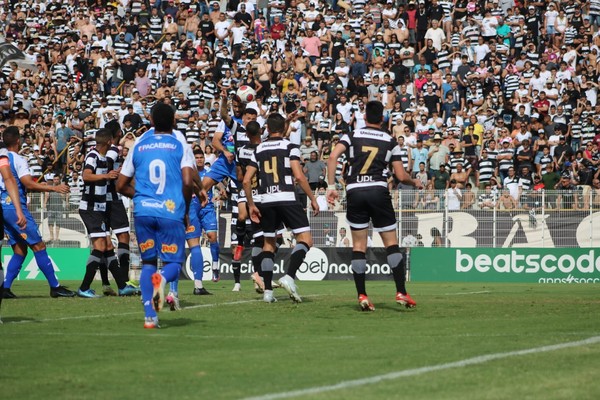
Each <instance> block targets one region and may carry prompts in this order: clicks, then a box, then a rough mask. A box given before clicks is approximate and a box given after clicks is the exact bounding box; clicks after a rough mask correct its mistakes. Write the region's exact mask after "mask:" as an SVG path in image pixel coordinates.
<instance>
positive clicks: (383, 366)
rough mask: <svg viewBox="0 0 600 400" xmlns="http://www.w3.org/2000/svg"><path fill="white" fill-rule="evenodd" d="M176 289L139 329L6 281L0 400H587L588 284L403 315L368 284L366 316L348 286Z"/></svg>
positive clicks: (138, 310)
mask: <svg viewBox="0 0 600 400" xmlns="http://www.w3.org/2000/svg"><path fill="white" fill-rule="evenodd" d="M66 284H67V285H69V284H70V286H71V287H72V288H73V287H76V286H77V282H68V283H66ZM191 285H192V284H191V282H190V281H186V282H182V283H181V285H180V286H181V287H180V291H181V303H182V306H183V307H184V309H183V310H182V311H180V312H169V311H168V310H166V311H164V312H162V313H161V314H160V318H161V325H162V329H160V330H144V329H143V328H142V326H143V313H142V307H141V303H140V301H139V298H101V299H92V300H89V299H78V298H76V299H51V298H49V296H48V289H47V286H46V285H45V284H42V283H41V282H15V284H14V286H13V291H14V292H15V293H16V294H17V295H19V296H20V298H19V299H16V300H4V302H3V305H2V318H3V320H4V324H3V325H0V365H1V368H0V393H1V398H3V399H45V400H47V399H65V400H66V399H159V398H161V399H171V400H178V399H244V398H252V397H254V398H258V399H275V398H302V399H361V400H365V399H411V400H414V399H461V400H464V399H536V400H537V399H598V398H600V379H598V373H599V372H600V313H599V310H600V296H598V286H595V285H526V284H480V283H478V284H467V283H454V284H424V283H409V289H410V293H411V295H412V296H413V298H415V300H416V301H417V303H418V308H416V309H413V310H406V309H404V308H401V307H400V306H399V305H397V304H395V302H394V288H393V282H391V281H388V282H368V286H367V288H368V290H369V296H370V298H371V300H372V301H373V302H374V303H375V306H376V307H377V310H376V311H375V312H373V313H365V312H360V311H359V310H358V306H357V304H356V300H355V297H356V296H355V292H354V285H353V283H352V282H350V281H348V282H340V281H335V282H334V281H326V282H300V283H299V291H300V294H302V295H303V296H304V297H305V302H304V303H302V304H294V303H292V302H291V301H290V300H289V299H288V298H287V296H286V295H285V293H284V292H282V291H281V289H276V295H277V297H278V298H279V302H278V303H274V304H265V303H262V302H261V301H259V299H260V298H261V297H260V295H257V294H256V293H254V291H253V290H252V284H251V283H250V282H243V283H242V292H240V293H232V292H231V287H232V286H233V285H232V282H228V281H221V282H219V283H210V282H209V283H207V285H206V287H207V289H208V290H210V291H212V292H213V293H214V295H213V296H200V297H198V296H192V295H191V294H190V293H191V290H192V286H191ZM95 286H96V288H97V289H98V287H99V285H98V283H95ZM590 338H591V339H590ZM585 339H590V340H589V341H588V342H580V341H583V340H585ZM569 343H571V345H565V344H569ZM553 345H564V346H562V347H561V346H556V347H543V346H553ZM522 350H528V351H525V352H522V353H516V352H518V351H522ZM486 355H488V356H489V355H492V357H490V358H482V357H481V356H486ZM364 378H373V379H364ZM379 378H381V379H379ZM361 379H364V380H361ZM336 384H339V385H337V386H332V385H336ZM295 391H300V392H295ZM294 392H295V394H294Z"/></svg>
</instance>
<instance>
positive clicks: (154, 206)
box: [117, 103, 205, 329]
mask: <svg viewBox="0 0 600 400" xmlns="http://www.w3.org/2000/svg"><path fill="white" fill-rule="evenodd" d="M174 117H175V112H174V111H173V109H172V108H171V107H170V106H169V105H167V104H164V103H158V104H156V105H155V106H154V107H153V108H152V111H151V120H152V123H153V125H154V128H152V129H150V130H148V131H147V132H146V133H144V134H143V135H142V136H141V137H140V138H139V139H138V140H137V141H136V143H135V144H134V146H133V148H132V150H131V152H130V153H129V155H128V157H127V159H126V160H125V163H124V165H123V168H122V169H121V174H120V176H119V179H118V181H117V191H118V192H119V193H121V194H122V195H124V196H127V197H131V198H133V207H134V208H133V209H134V214H133V216H134V225H135V230H136V234H137V239H138V246H139V249H140V256H141V259H142V272H141V276H140V288H141V290H142V303H143V306H144V312H145V320H144V328H149V329H152V328H158V327H159V326H158V317H157V314H156V312H157V311H160V310H161V309H162V307H163V304H164V299H165V296H164V288H165V284H166V283H167V282H171V281H173V280H175V279H176V278H177V277H178V275H179V271H180V268H181V264H182V263H183V261H184V260H185V253H184V250H185V225H184V219H185V215H186V213H187V211H188V208H189V204H190V200H191V198H192V190H193V187H192V186H193V174H194V171H195V168H194V156H193V153H192V149H191V147H190V146H189V145H188V144H187V141H186V139H185V137H184V136H183V135H182V134H181V133H179V132H174V131H173V123H174V122H173V121H174ZM134 177H135V187H134V186H133V185H132V181H133V179H134ZM201 200H202V201H204V200H205V199H201ZM158 257H160V258H161V260H162V262H163V268H162V269H161V271H160V272H157V261H158Z"/></svg>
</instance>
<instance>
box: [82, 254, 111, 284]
mask: <svg viewBox="0 0 600 400" xmlns="http://www.w3.org/2000/svg"><path fill="white" fill-rule="evenodd" d="M102 257H103V253H102V252H101V251H100V250H92V252H91V254H90V256H89V257H88V261H87V265H86V266H85V275H84V276H83V281H82V282H81V286H79V289H81V291H83V292H85V291H86V290H88V289H89V288H90V285H91V284H92V282H93V281H94V276H96V271H97V270H98V269H99V268H100V264H101V263H102ZM107 275H108V274H107Z"/></svg>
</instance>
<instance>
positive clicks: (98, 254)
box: [77, 128, 137, 298]
mask: <svg viewBox="0 0 600 400" xmlns="http://www.w3.org/2000/svg"><path fill="white" fill-rule="evenodd" d="M112 139H113V135H112V133H111V131H109V130H108V129H106V128H102V129H98V131H97V132H96V146H95V147H94V148H93V149H92V150H91V151H90V152H89V153H88V154H87V155H86V157H85V161H84V166H83V182H84V190H83V194H82V196H81V202H80V203H79V215H80V216H81V220H82V221H83V223H84V225H85V229H86V230H87V232H88V235H89V236H90V240H91V242H92V252H91V253H90V256H89V258H88V261H87V264H86V269H85V275H84V277H83V280H82V282H81V285H80V287H79V290H77V295H78V296H79V297H84V298H96V297H100V296H99V295H97V294H96V292H95V291H94V290H93V289H91V288H90V286H91V284H92V281H93V280H94V276H95V275H96V270H98V269H101V268H105V269H108V270H109V271H110V272H111V273H112V275H113V278H114V279H115V282H117V286H118V288H119V291H118V293H119V296H131V295H134V294H136V293H137V289H136V288H134V287H133V286H130V285H127V280H126V279H125V276H124V274H123V273H122V271H121V269H120V268H119V262H118V260H117V256H116V254H115V250H114V248H113V246H112V244H110V245H109V243H110V215H109V214H108V210H107V208H108V207H107V193H108V182H109V181H111V180H115V179H117V177H118V176H119V172H118V171H116V170H111V169H110V167H109V161H108V158H107V157H106V154H107V152H108V151H109V150H110V147H111V144H112ZM102 264H104V266H103V265H102ZM102 274H103V272H102V270H101V275H102ZM102 281H103V282H102V283H103V285H104V289H105V292H106V284H107V283H108V274H106V276H102Z"/></svg>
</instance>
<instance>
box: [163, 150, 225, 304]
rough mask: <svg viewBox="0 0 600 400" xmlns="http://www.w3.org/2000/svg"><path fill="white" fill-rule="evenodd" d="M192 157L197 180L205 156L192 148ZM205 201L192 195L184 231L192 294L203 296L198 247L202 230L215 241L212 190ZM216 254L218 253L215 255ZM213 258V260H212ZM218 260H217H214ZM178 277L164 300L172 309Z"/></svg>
mask: <svg viewBox="0 0 600 400" xmlns="http://www.w3.org/2000/svg"><path fill="white" fill-rule="evenodd" d="M194 158H195V161H196V168H197V170H198V178H199V182H201V179H202V178H203V177H204V176H205V175H206V174H207V172H208V171H209V169H208V168H206V167H205V166H204V162H205V160H206V159H205V158H204V152H203V151H202V150H200V149H197V150H194ZM207 201H208V202H207V203H206V205H205V206H204V207H203V206H202V204H200V200H199V199H198V196H193V197H192V200H191V202H190V209H189V211H188V225H187V229H186V231H185V239H186V240H187V243H188V246H189V248H190V255H191V260H190V264H191V266H192V272H193V274H194V292H193V293H194V295H196V296H205V295H210V294H211V293H210V292H209V291H208V290H206V288H205V287H204V285H203V283H202V277H203V276H204V258H203V257H202V248H201V247H200V238H201V237H202V230H204V232H206V236H207V237H208V241H209V242H210V244H211V245H212V244H213V243H215V242H216V241H217V226H218V225H217V214H216V212H215V205H214V203H213V202H212V190H211V191H210V192H209V193H208V194H207ZM217 256H218V255H217ZM214 261H215V260H213V262H214ZM216 261H217V262H218V260H216ZM178 292H179V279H175V280H174V281H173V282H171V283H170V290H169V294H168V295H167V297H166V299H165V301H166V302H167V304H169V306H170V307H171V310H172V311H175V310H179V293H178Z"/></svg>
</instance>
